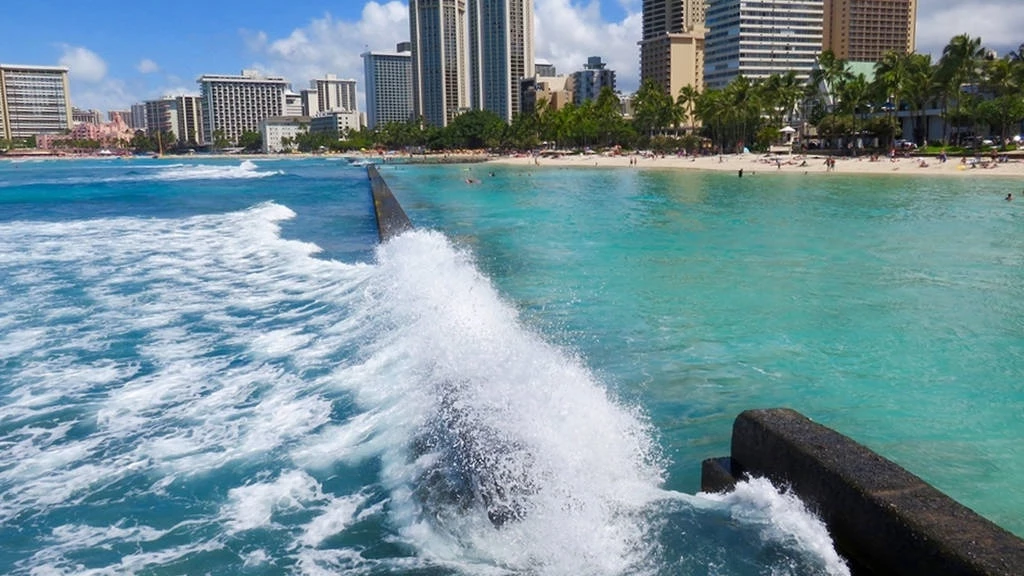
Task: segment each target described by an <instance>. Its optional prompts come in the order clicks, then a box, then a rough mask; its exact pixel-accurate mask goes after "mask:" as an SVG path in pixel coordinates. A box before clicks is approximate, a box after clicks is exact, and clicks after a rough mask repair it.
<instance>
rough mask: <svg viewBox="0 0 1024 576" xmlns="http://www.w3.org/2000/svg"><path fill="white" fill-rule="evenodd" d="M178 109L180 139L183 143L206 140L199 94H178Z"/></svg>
mask: <svg viewBox="0 0 1024 576" xmlns="http://www.w3.org/2000/svg"><path fill="white" fill-rule="evenodd" d="M174 108H175V110H176V111H177V115H178V118H177V122H178V129H177V131H176V134H177V135H178V141H179V142H181V143H183V144H191V145H196V144H202V143H203V142H205V141H206V138H205V134H204V133H203V106H202V104H201V103H200V100H199V97H198V96H177V97H176V98H175V99H174Z"/></svg>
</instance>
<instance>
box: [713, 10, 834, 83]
mask: <svg viewBox="0 0 1024 576" xmlns="http://www.w3.org/2000/svg"><path fill="white" fill-rule="evenodd" d="M823 14H824V6H823V0H763V1H756V0H709V1H708V6H707V16H706V20H705V22H706V26H707V29H708V32H707V36H706V39H705V44H704V48H705V53H704V82H705V85H706V87H707V88H715V89H719V88H724V87H725V86H727V85H728V84H729V82H731V81H732V80H733V79H735V78H736V77H737V76H739V75H740V74H742V75H743V76H745V77H747V78H750V79H759V78H767V77H768V76H770V75H772V74H785V73H786V72H788V71H790V70H793V71H794V72H796V74H797V77H798V78H799V79H800V80H801V81H806V80H807V78H808V77H809V76H810V73H811V70H812V69H813V68H814V65H815V62H816V61H817V56H818V54H819V53H821V46H822V26H823Z"/></svg>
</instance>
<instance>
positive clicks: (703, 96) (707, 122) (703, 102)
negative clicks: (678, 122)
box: [695, 89, 727, 150]
mask: <svg viewBox="0 0 1024 576" xmlns="http://www.w3.org/2000/svg"><path fill="white" fill-rule="evenodd" d="M726 109H727V106H726V103H725V95H724V93H723V92H722V91H721V90H714V89H708V90H705V91H703V92H701V93H700V96H699V97H698V98H697V104H696V106H695V110H696V113H697V117H698V118H700V120H701V123H702V124H703V125H704V126H706V127H707V129H708V130H710V133H711V136H712V140H714V142H715V143H716V144H717V145H718V147H719V150H721V149H722V140H723V138H722V124H724V123H725V120H726V118H725V116H726Z"/></svg>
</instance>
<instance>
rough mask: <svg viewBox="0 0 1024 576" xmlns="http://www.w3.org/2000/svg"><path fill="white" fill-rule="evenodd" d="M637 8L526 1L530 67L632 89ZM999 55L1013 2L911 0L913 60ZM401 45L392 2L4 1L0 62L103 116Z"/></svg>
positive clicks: (1022, 1)
mask: <svg viewBox="0 0 1024 576" xmlns="http://www.w3.org/2000/svg"><path fill="white" fill-rule="evenodd" d="M640 5H641V0H534V10H535V15H536V18H535V21H536V23H537V30H536V35H537V46H536V52H537V57H538V59H542V60H547V61H549V62H552V63H553V64H555V65H556V66H557V67H558V68H559V70H560V71H563V72H570V71H572V70H574V69H576V68H578V67H580V66H581V65H582V64H583V62H585V61H586V58H587V56H601V57H603V58H604V59H605V60H606V61H607V62H609V66H610V67H611V68H612V69H614V70H616V72H617V75H618V79H619V88H620V89H621V90H622V91H624V92H630V91H632V90H634V89H635V88H636V85H637V81H638V79H637V76H638V70H637V68H638V65H639V56H638V52H637V48H636V42H637V40H638V39H639V37H640V27H641V22H640ZM961 32H967V33H970V34H972V35H977V36H981V37H982V39H983V40H984V41H985V44H986V45H988V46H990V47H992V48H994V49H997V50H998V51H1000V52H1005V51H1006V50H1008V49H1010V48H1015V47H1016V46H1017V45H1019V44H1020V43H1022V42H1024V0H971V1H968V2H964V1H963V0H920V8H919V15H918V51H919V52H932V53H938V52H940V51H941V48H942V46H943V45H944V44H945V42H946V41H948V40H949V38H950V37H952V36H953V35H954V34H957V33H961ZM407 37H408V7H407V4H406V2H403V1H401V0H374V1H366V0H334V1H330V2H328V1H321V0H286V1H281V0H244V1H243V0H205V1H198V0H178V1H177V2H173V3H166V2H155V1H152V0H136V1H135V2H123V1H120V2H112V1H109V0H88V1H86V0H31V1H15V0H7V1H5V2H4V6H3V14H2V16H0V38H3V42H2V44H0V62H5V63H18V64H47V65H55V64H65V65H68V66H70V67H71V76H72V79H71V82H72V85H71V96H72V102H73V104H74V105H75V106H79V107H85V108H99V109H101V110H109V109H115V108H123V107H127V106H128V105H130V104H131V103H133V102H137V101H141V100H143V99H148V98H154V97H158V96H161V95H175V94H182V93H195V92H196V90H197V86H196V83H195V80H196V78H198V77H199V76H200V75H201V74H204V73H238V72H239V71H240V70H241V69H242V68H258V69H261V70H264V71H268V72H273V73H276V74H281V75H283V76H285V77H286V78H287V79H288V80H289V81H291V82H292V84H293V86H294V87H295V88H296V89H299V88H302V87H304V86H305V85H306V84H307V83H308V81H309V79H310V78H313V77H315V76H319V75H322V74H325V73H333V74H337V75H338V76H341V77H348V78H355V79H356V80H358V81H359V84H360V86H361V85H362V80H363V78H362V60H361V59H360V58H359V54H360V53H361V52H362V51H364V50H366V49H367V48H369V49H371V50H388V49H393V47H394V44H395V43H396V42H398V41H400V40H405V39H407Z"/></svg>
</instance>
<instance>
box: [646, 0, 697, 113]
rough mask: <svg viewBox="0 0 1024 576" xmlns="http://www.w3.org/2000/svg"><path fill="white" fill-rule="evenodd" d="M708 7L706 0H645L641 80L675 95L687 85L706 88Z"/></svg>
mask: <svg viewBox="0 0 1024 576" xmlns="http://www.w3.org/2000/svg"><path fill="white" fill-rule="evenodd" d="M705 11H706V2H705V0H644V3H643V39H642V40H641V41H640V80H641V81H647V80H651V81H653V82H654V83H655V84H657V85H658V86H661V87H662V89H664V90H665V91H666V92H667V93H668V94H669V95H671V96H672V97H673V98H675V97H676V96H677V95H678V94H679V90H680V89H681V88H682V87H684V86H693V87H694V88H696V89H697V90H701V89H703V87H704V36H705V29H704V19H705ZM690 122H692V121H689V120H688V121H687V123H690Z"/></svg>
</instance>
